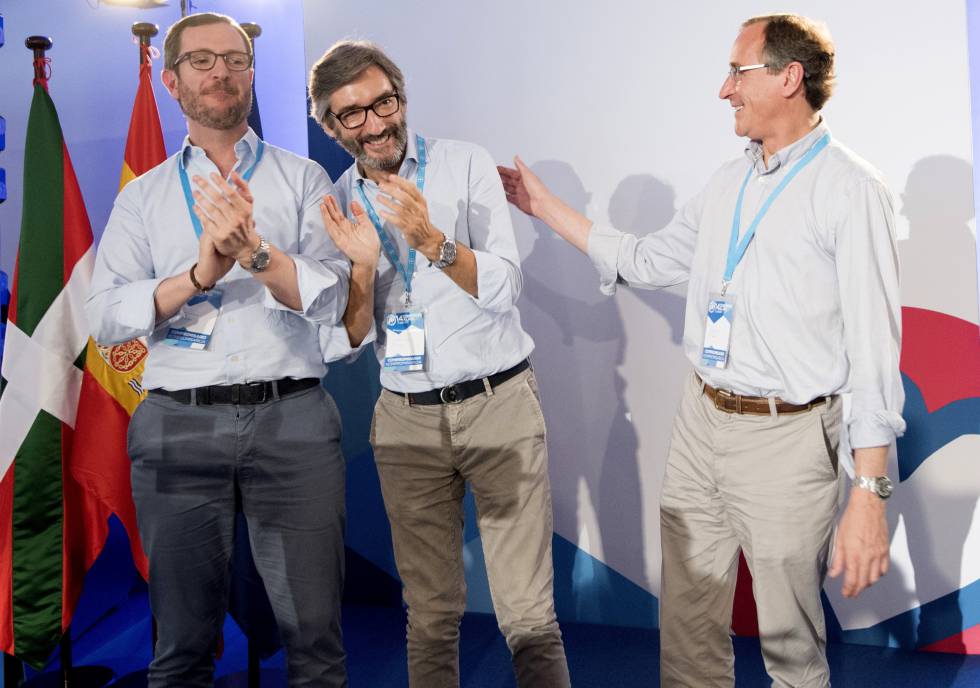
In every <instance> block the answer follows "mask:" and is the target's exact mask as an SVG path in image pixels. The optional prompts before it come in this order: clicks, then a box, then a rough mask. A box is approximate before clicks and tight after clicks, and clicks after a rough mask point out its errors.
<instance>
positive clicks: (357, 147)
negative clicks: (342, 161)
mask: <svg viewBox="0 0 980 688" xmlns="http://www.w3.org/2000/svg"><path fill="white" fill-rule="evenodd" d="M388 133H390V134H391V135H392V136H394V137H395V143H396V144H397V150H396V152H395V153H394V154H393V155H392V156H391V157H390V158H372V157H371V156H370V155H368V154H367V153H366V152H365V150H364V146H363V145H361V142H360V141H358V140H356V139H338V141H339V142H340V145H341V146H342V147H343V149H344V150H345V151H347V152H348V153H350V155H351V157H352V158H354V160H356V161H357V162H358V163H359V164H360V165H362V166H363V167H370V168H371V169H375V170H382V171H387V170H391V169H394V168H396V167H398V166H399V165H400V164H401V161H402V158H404V157H405V150H406V149H407V147H408V124H406V123H405V122H404V121H403V122H402V123H401V125H398V126H394V127H389V128H387V129H385V130H384V132H382V134H381V136H384V135H385V134H388Z"/></svg>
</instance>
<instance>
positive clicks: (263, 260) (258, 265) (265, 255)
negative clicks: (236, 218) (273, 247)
mask: <svg viewBox="0 0 980 688" xmlns="http://www.w3.org/2000/svg"><path fill="white" fill-rule="evenodd" d="M271 258H272V254H271V253H269V242H268V241H266V240H265V239H264V238H263V237H262V235H261V234H259V247H258V248H257V249H255V250H254V251H252V256H251V262H250V263H249V265H248V267H246V268H245V269H246V270H248V271H249V272H262V271H263V270H265V269H266V268H267V267H269V260H270V259H271Z"/></svg>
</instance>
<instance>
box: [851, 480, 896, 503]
mask: <svg viewBox="0 0 980 688" xmlns="http://www.w3.org/2000/svg"><path fill="white" fill-rule="evenodd" d="M851 485H853V486H854V487H858V488H860V489H862V490H867V491H868V492H871V493H872V494H876V495H878V496H879V497H881V498H882V499H888V498H889V497H891V496H892V490H893V489H894V486H893V485H892V481H891V478H889V477H888V476H887V475H879V476H877V477H874V478H869V477H867V476H864V475H858V476H855V477H854V480H853V482H851Z"/></svg>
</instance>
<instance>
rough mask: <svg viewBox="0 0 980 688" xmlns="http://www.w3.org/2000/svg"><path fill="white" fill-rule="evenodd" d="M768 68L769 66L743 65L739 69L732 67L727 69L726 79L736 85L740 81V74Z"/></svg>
mask: <svg viewBox="0 0 980 688" xmlns="http://www.w3.org/2000/svg"><path fill="white" fill-rule="evenodd" d="M768 66H769V65H768V64H754V65H743V66H741V67H739V66H738V65H732V66H731V67H730V68H729V69H728V78H729V79H731V80H732V81H734V82H735V83H738V82H739V81H741V80H742V78H741V77H742V74H744V73H745V72H751V71H752V70H753V69H763V68H765V67H768Z"/></svg>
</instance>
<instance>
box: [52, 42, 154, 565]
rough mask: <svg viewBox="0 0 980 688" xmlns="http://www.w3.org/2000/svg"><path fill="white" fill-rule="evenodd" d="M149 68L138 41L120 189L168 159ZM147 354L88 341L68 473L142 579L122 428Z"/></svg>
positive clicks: (139, 348) (135, 401) (136, 397)
mask: <svg viewBox="0 0 980 688" xmlns="http://www.w3.org/2000/svg"><path fill="white" fill-rule="evenodd" d="M150 72H151V69H150V52H149V46H145V45H141V46H140V70H139V83H138V85H137V87H136V100H135V102H134V103H133V115H132V117H131V118H130V120H129V134H128V135H127V137H126V151H125V153H124V155H123V167H122V175H121V176H120V179H119V189H120V190H122V188H123V187H124V186H126V184H128V183H129V182H130V181H131V180H133V179H135V178H136V177H138V176H139V175H141V174H143V173H144V172H147V171H148V170H150V169H151V168H153V167H156V166H157V165H159V164H160V163H161V162H163V161H164V160H166V158H167V152H166V150H165V149H164V147H163V132H162V130H161V128H160V115H159V114H158V112H157V103H156V99H155V98H154V97H153V86H152V83H151V75H150ZM146 354H147V348H146V344H145V343H144V342H143V341H142V340H141V339H133V340H130V341H128V342H125V343H123V344H117V345H115V346H102V345H99V344H96V343H95V342H94V341H93V340H91V339H89V343H88V350H87V352H86V356H85V370H84V373H83V379H82V390H81V399H80V402H79V409H78V422H77V424H76V426H75V449H74V452H73V454H72V472H73V474H74V475H75V477H76V479H77V480H78V482H79V483H81V484H82V485H83V486H84V487H85V489H87V490H88V491H89V492H90V493H91V494H92V495H93V496H94V497H95V498H96V499H98V500H99V502H100V503H102V504H103V505H104V506H105V508H106V509H107V510H108V511H109V512H111V513H114V514H115V515H116V517H117V518H118V519H119V520H120V521H121V522H122V524H123V526H124V527H125V528H126V533H127V534H128V535H129V546H130V551H131V552H132V555H133V563H134V564H135V565H136V568H137V570H138V571H139V572H140V575H142V576H143V578H144V579H145V578H148V577H149V562H148V561H147V558H146V554H145V553H144V552H143V545H142V543H141V542H140V536H139V530H138V529H137V527H136V507H135V506H134V504H133V493H132V487H131V485H130V480H129V467H130V463H129V455H128V453H127V452H126V429H127V428H128V427H129V419H130V417H131V416H132V415H133V411H135V410H136V407H137V405H139V403H140V401H142V400H143V397H144V396H145V393H144V391H143V386H142V379H143V365H144V363H145V361H146Z"/></svg>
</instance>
